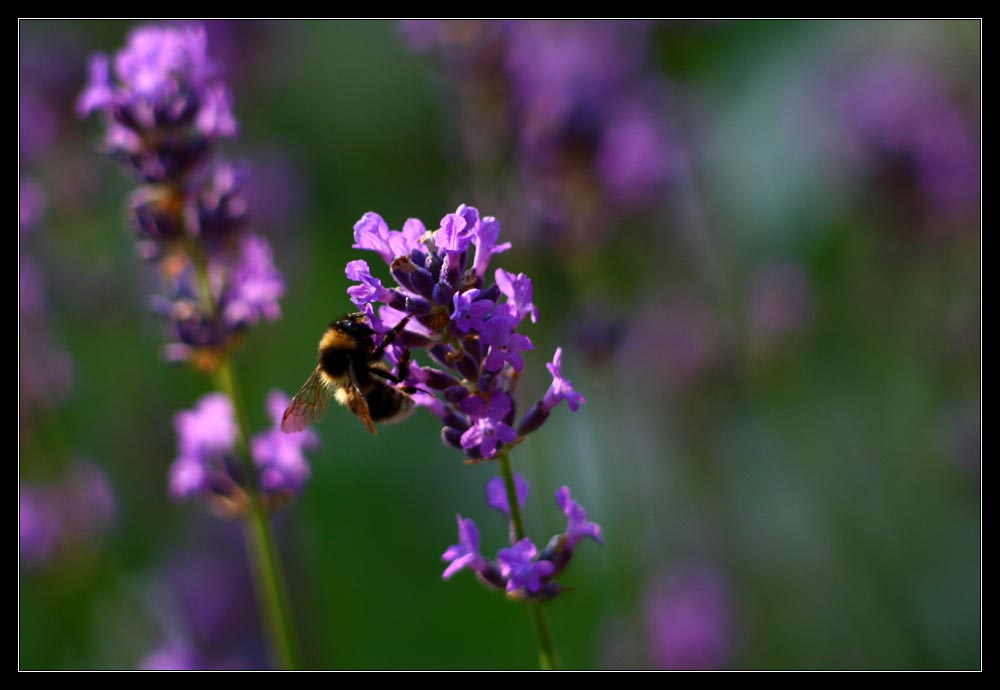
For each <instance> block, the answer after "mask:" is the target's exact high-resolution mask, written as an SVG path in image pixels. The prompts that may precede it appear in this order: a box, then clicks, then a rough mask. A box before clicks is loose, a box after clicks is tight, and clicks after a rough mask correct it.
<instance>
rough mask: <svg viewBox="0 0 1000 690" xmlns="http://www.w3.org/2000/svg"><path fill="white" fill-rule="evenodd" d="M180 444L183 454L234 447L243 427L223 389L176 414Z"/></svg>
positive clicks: (200, 454)
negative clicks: (237, 420) (239, 426)
mask: <svg viewBox="0 0 1000 690" xmlns="http://www.w3.org/2000/svg"><path fill="white" fill-rule="evenodd" d="M174 430H175V431H176V432H177V447H178V449H179V450H180V454H181V456H183V457H189V458H198V457H205V456H209V455H219V454H223V453H228V452H230V451H232V449H233V447H234V446H235V444H236V437H237V435H238V434H239V430H238V428H237V426H236V417H235V415H234V413H233V404H232V403H231V402H230V400H229V398H227V397H226V396H225V395H223V394H222V393H209V394H207V395H204V396H202V398H201V399H200V400H199V401H198V403H197V404H196V405H195V407H194V409H193V410H184V411H182V412H178V413H177V414H176V415H174Z"/></svg>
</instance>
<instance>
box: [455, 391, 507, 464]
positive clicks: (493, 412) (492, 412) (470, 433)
mask: <svg viewBox="0 0 1000 690" xmlns="http://www.w3.org/2000/svg"><path fill="white" fill-rule="evenodd" d="M461 408H462V411H463V412H465V413H466V414H468V415H469V418H470V421H471V422H472V426H470V427H469V429H468V430H467V431H466V432H465V433H464V434H462V448H465V449H466V450H470V449H473V448H475V449H477V450H478V451H479V453H480V455H481V456H482V457H483V458H485V459H487V460H489V459H491V458H493V457H494V456H495V455H496V452H497V446H499V445H502V444H504V443H513V442H514V441H516V440H517V432H516V431H514V430H513V429H512V428H511V427H510V425H508V424H507V423H506V422H504V419H505V418H506V417H507V414H508V413H509V412H510V410H511V402H510V398H508V397H507V395H506V394H505V393H502V392H500V391H497V392H495V393H494V394H493V395H492V396H491V397H490V400H489V402H487V401H486V400H484V399H483V398H481V397H479V396H477V395H470V396H468V397H467V398H464V399H463V400H462V403H461Z"/></svg>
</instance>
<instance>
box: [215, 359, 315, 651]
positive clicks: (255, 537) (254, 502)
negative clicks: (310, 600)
mask: <svg viewBox="0 0 1000 690" xmlns="http://www.w3.org/2000/svg"><path fill="white" fill-rule="evenodd" d="M216 382H217V385H218V387H219V388H221V389H222V390H223V391H224V392H225V393H226V395H227V396H229V399H230V400H231V401H232V403H233V409H234V410H235V413H236V422H237V425H238V426H239V436H238V437H237V445H238V451H239V452H238V454H239V456H240V459H241V460H242V461H243V466H244V471H245V473H246V475H247V477H249V478H251V479H252V481H250V482H248V494H249V496H250V515H249V517H248V519H247V521H246V522H244V523H243V529H244V535H245V537H246V541H247V555H248V557H249V559H250V565H251V567H252V569H253V580H254V585H255V587H256V589H257V605H258V606H259V607H260V609H261V617H262V618H263V620H264V622H265V623H266V625H267V629H268V633H269V636H270V638H271V646H272V651H273V654H274V658H275V661H276V662H277V664H278V665H279V666H280V667H281V668H283V669H287V670H295V669H298V668H301V666H302V664H301V656H300V655H299V645H298V637H297V635H296V633H295V625H294V624H293V622H292V611H291V606H290V605H289V597H288V586H287V585H286V583H285V573H284V570H283V569H282V567H281V559H280V558H279V554H278V549H277V545H276V541H275V538H274V531H273V530H272V529H271V523H270V521H269V519H268V514H267V510H266V509H265V507H264V505H263V503H262V502H261V500H260V494H259V493H258V491H257V489H256V485H257V482H256V477H257V471H256V468H255V467H254V465H253V461H252V460H251V459H250V453H249V445H248V443H247V439H248V437H249V434H248V430H249V428H250V427H249V425H248V423H247V415H246V406H245V405H244V404H243V395H242V393H241V392H240V387H239V381H238V379H237V377H236V368H235V366H234V365H233V362H232V360H231V359H230V358H228V357H227V358H226V359H224V360H223V361H222V363H221V364H220V365H219V368H218V370H217V371H216Z"/></svg>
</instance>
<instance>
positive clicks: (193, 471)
mask: <svg viewBox="0 0 1000 690" xmlns="http://www.w3.org/2000/svg"><path fill="white" fill-rule="evenodd" d="M112 71H113V73H114V77H115V78H114V79H112ZM221 73H222V70H221V67H220V65H218V64H217V63H216V62H214V61H213V60H211V59H210V58H209V56H208V52H207V41H206V35H205V32H204V30H203V29H202V28H201V27H198V26H186V27H155V26H151V27H143V28H140V29H137V30H135V31H133V32H132V33H131V34H130V36H129V39H128V44H127V45H126V46H125V48H123V49H122V50H120V51H119V52H118V53H116V54H115V56H114V58H113V60H112V59H111V58H109V57H107V56H104V55H97V56H95V57H94V58H93V60H92V61H91V66H90V81H89V83H88V85H87V87H86V89H85V90H84V91H83V93H82V94H81V95H80V99H79V101H78V110H79V113H80V115H81V116H86V115H89V114H91V113H93V112H97V113H99V114H100V115H101V116H102V117H103V119H104V122H105V124H106V130H105V139H104V150H105V152H106V153H107V154H108V155H110V156H111V157H113V158H115V159H117V160H119V161H120V162H121V163H122V164H123V165H124V167H125V168H126V169H127V170H128V171H129V172H130V173H132V174H133V175H134V176H135V177H137V178H138V179H139V180H141V181H142V182H143V185H142V186H141V187H139V188H138V189H137V190H136V191H135V192H134V193H133V194H132V196H131V197H130V203H129V206H130V208H129V211H130V218H131V223H132V226H133V229H134V230H135V232H136V235H137V244H138V248H139V251H140V255H141V256H142V257H143V258H144V259H145V260H146V261H147V262H149V263H150V264H151V265H152V266H154V267H155V269H156V270H157V272H158V274H159V276H160V278H161V282H162V286H163V290H162V292H161V293H160V294H158V295H155V296H154V297H153V298H152V300H151V302H152V306H153V308H154V310H155V311H156V312H157V313H158V314H159V315H160V316H161V317H162V318H163V319H164V321H165V323H166V324H167V327H168V329H169V331H170V333H171V340H172V342H171V343H170V344H169V345H167V346H166V348H165V349H164V356H165V358H166V359H168V360H170V361H174V362H186V363H189V364H190V365H192V366H193V367H194V368H196V369H197V370H199V371H200V372H202V373H204V374H206V375H211V376H213V377H214V378H215V382H216V386H217V388H218V389H220V390H221V391H222V393H215V394H209V395H206V396H204V397H203V398H202V399H201V400H200V401H199V402H198V404H197V405H196V406H195V408H194V409H192V410H187V411H183V412H180V413H178V414H177V415H176V416H175V418H174V425H175V427H176V430H177V435H178V450H179V454H178V457H177V459H176V460H175V461H174V463H173V465H171V467H170V479H169V491H170V494H171V495H172V496H173V497H174V498H176V499H185V498H198V499H200V500H201V501H202V502H204V503H205V504H206V505H207V506H208V507H209V508H210V509H211V510H212V511H213V512H215V513H217V514H219V515H222V516H225V517H234V518H239V519H241V520H243V521H244V532H245V535H246V541H247V545H248V555H249V558H250V560H251V565H252V570H253V573H254V581H255V583H256V588H257V600H258V606H259V607H260V609H261V619H262V620H263V621H265V623H266V624H267V626H268V630H269V633H270V638H271V643H272V647H273V657H274V660H275V662H276V663H277V664H278V665H280V666H281V667H283V668H297V667H298V666H299V665H300V659H299V655H298V652H297V641H296V636H295V631H294V626H293V623H292V619H291V611H290V607H289V605H288V594H287V588H286V586H285V582H284V576H283V573H282V569H281V564H280V561H279V559H278V552H277V548H276V545H275V539H274V535H273V532H272V530H271V526H270V522H269V520H270V515H271V513H272V512H273V511H274V510H276V509H277V508H279V507H281V506H282V505H284V504H286V503H288V502H289V501H290V500H291V499H293V498H294V497H295V496H296V495H297V494H298V493H299V492H300V491H301V490H302V488H303V486H304V484H305V481H306V479H307V478H308V476H309V466H308V463H307V462H306V460H305V458H304V455H303V451H304V450H307V449H311V448H313V447H315V446H316V444H317V439H316V436H315V434H313V433H312V432H311V431H307V432H306V433H304V434H301V435H300V436H298V437H296V438H294V439H293V438H289V437H285V436H284V435H283V434H281V432H280V431H279V430H278V424H279V423H280V417H281V410H282V409H283V408H284V406H285V405H286V404H287V402H288V397H287V396H286V395H284V394H283V393H281V392H280V391H274V392H272V393H271V395H270V396H269V398H268V401H267V406H268V410H269V413H270V416H271V419H272V422H273V423H274V427H273V428H272V429H270V430H268V431H265V432H262V433H260V434H257V435H256V436H253V437H251V435H250V434H251V430H250V426H249V424H248V421H247V415H246V407H245V404H244V402H243V399H242V395H241V393H240V388H239V383H238V379H237V375H236V370H235V365H234V363H233V360H232V356H233V353H234V352H235V351H236V350H237V349H238V348H239V346H240V345H241V343H242V341H243V339H244V338H245V336H246V333H247V332H248V331H249V330H250V329H251V328H252V327H254V326H256V325H258V324H259V323H261V322H263V321H273V320H275V319H277V318H278V317H279V316H280V314H281V309H280V306H279V305H278V299H279V298H280V297H281V296H282V295H283V294H284V290H285V285H284V280H283V278H282V276H281V274H280V273H279V272H278V270H277V268H276V267H275V266H274V263H273V258H272V255H271V249H270V246H269V245H268V243H267V241H266V240H265V239H264V238H262V237H260V236H258V235H254V234H252V233H250V232H248V231H247V230H246V224H247V217H248V204H247V201H246V199H245V198H244V195H243V189H244V187H245V185H246V182H247V177H248V171H247V170H246V169H245V167H243V166H239V165H235V164H232V163H229V162H227V161H224V160H222V159H221V158H220V157H218V156H216V155H215V148H216V145H217V142H218V141H219V140H220V139H223V138H231V137H234V136H236V134H237V123H236V119H235V117H234V115H233V111H232V96H231V94H230V92H229V89H228V87H227V85H226V83H225V81H224V80H223V79H222V77H221Z"/></svg>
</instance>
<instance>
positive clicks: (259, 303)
mask: <svg viewBox="0 0 1000 690" xmlns="http://www.w3.org/2000/svg"><path fill="white" fill-rule="evenodd" d="M284 295H285V280H284V278H283V277H282V275H281V272H280V271H278V269H277V268H275V266H274V259H273V257H272V255H271V246H270V245H269V244H268V242H267V240H265V239H264V238H262V237H259V236H256V235H249V236H247V237H246V238H244V240H243V242H242V245H241V247H240V255H239V257H238V258H237V259H236V262H235V264H234V265H233V269H232V278H231V280H230V284H229V286H228V290H227V291H226V292H225V293H223V295H222V297H221V298H220V300H219V304H220V306H221V307H222V318H223V320H224V321H225V322H226V323H227V324H229V325H230V326H233V327H235V328H243V327H245V326H254V325H256V324H257V323H259V322H260V321H276V320H277V319H279V318H280V317H281V306H280V305H279V304H278V300H279V299H280V298H281V297H283V296H284Z"/></svg>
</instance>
